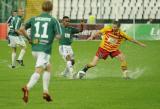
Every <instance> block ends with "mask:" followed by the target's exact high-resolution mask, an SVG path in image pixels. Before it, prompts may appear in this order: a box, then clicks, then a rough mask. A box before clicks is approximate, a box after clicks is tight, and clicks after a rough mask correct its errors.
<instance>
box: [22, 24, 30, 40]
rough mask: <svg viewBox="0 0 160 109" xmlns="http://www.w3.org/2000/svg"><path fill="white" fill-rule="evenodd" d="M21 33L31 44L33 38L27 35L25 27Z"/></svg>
mask: <svg viewBox="0 0 160 109" xmlns="http://www.w3.org/2000/svg"><path fill="white" fill-rule="evenodd" d="M20 31H21V33H22V35H23V36H25V37H26V38H27V40H28V41H29V42H31V38H30V37H29V35H28V34H27V31H26V29H25V26H24V25H23V26H22V27H21V28H20Z"/></svg>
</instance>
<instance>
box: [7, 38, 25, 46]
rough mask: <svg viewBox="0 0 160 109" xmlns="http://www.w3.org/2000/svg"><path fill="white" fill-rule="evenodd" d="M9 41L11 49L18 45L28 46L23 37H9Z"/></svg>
mask: <svg viewBox="0 0 160 109" xmlns="http://www.w3.org/2000/svg"><path fill="white" fill-rule="evenodd" d="M9 40H10V46H11V47H16V46H17V45H20V46H24V47H25V46H26V43H25V41H24V38H23V37H22V36H11V35H9Z"/></svg>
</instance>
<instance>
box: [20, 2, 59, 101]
mask: <svg viewBox="0 0 160 109" xmlns="http://www.w3.org/2000/svg"><path fill="white" fill-rule="evenodd" d="M52 9H53V4H52V2H51V1H48V0H47V1H44V2H43V4H42V10H43V12H42V13H41V14H40V15H39V16H37V17H33V18H31V19H29V20H28V21H27V22H26V23H25V25H24V27H22V28H21V32H22V33H23V35H24V36H26V37H27V38H28V39H30V42H31V45H32V54H33V56H34V57H35V59H36V65H35V71H34V73H33V74H32V76H31V78H30V80H29V82H28V83H27V84H26V85H25V86H24V87H23V88H22V91H23V94H24V96H23V101H24V102H26V103H27V102H28V94H29V90H30V89H31V88H32V87H33V86H34V85H35V84H36V83H37V81H38V80H39V78H40V74H41V73H43V99H45V100H46V101H48V102H50V101H52V98H51V96H50V94H49V91H48V86H49V81H50V75H51V64H50V56H51V50H52V43H53V40H54V38H55V37H58V36H59V37H58V38H60V35H61V27H60V24H59V22H58V21H57V20H56V19H55V18H53V17H52V16H51V15H50V12H51V11H52ZM28 28H31V35H30V38H29V36H28V34H27V33H26V30H27V29H28ZM57 34H59V35H58V36H57Z"/></svg>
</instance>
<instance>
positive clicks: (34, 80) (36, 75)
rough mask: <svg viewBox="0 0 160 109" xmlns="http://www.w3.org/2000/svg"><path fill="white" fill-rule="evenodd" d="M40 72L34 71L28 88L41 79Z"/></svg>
mask: <svg viewBox="0 0 160 109" xmlns="http://www.w3.org/2000/svg"><path fill="white" fill-rule="evenodd" d="M39 77H40V74H39V73H36V72H35V73H33V74H32V76H31V78H30V80H29V82H28V84H27V89H28V90H30V89H31V88H32V87H33V86H34V85H35V84H36V83H37V81H38V80H39Z"/></svg>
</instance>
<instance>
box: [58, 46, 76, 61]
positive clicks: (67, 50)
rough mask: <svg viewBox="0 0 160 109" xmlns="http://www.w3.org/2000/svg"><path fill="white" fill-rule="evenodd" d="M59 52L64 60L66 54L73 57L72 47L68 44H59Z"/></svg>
mask: <svg viewBox="0 0 160 109" xmlns="http://www.w3.org/2000/svg"><path fill="white" fill-rule="evenodd" d="M59 53H60V54H61V56H62V57H63V59H64V60H66V56H67V55H70V56H71V59H74V54H73V50H72V47H71V46H70V45H60V46H59Z"/></svg>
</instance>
